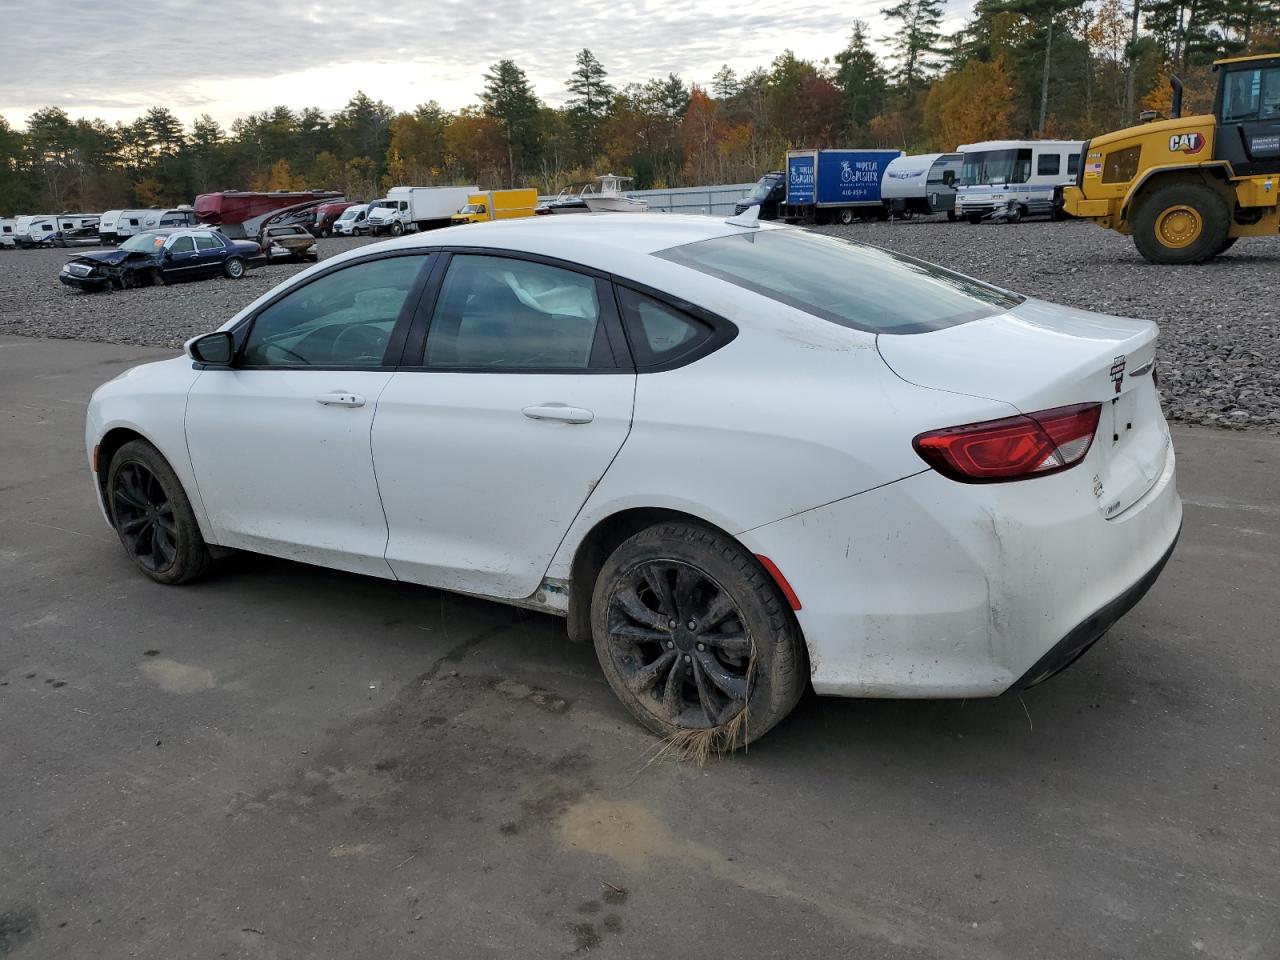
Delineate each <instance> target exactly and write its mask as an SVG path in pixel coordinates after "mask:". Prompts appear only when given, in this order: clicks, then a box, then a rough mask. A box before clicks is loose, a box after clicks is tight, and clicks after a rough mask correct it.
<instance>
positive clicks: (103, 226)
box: [98, 210, 125, 243]
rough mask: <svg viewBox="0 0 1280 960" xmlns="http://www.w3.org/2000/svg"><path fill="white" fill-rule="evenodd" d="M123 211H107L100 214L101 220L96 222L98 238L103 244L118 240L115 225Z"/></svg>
mask: <svg viewBox="0 0 1280 960" xmlns="http://www.w3.org/2000/svg"><path fill="white" fill-rule="evenodd" d="M124 212H125V211H123V210H108V211H106V212H105V213H103V214H102V219H101V220H99V221H98V236H99V237H101V238H102V242H103V243H115V242H116V241H117V240H118V239H119V238H118V237H117V236H116V223H117V222H118V221H119V219H120V216H121V215H122V214H123V213H124Z"/></svg>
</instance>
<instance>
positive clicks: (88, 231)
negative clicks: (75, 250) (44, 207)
mask: <svg viewBox="0 0 1280 960" xmlns="http://www.w3.org/2000/svg"><path fill="white" fill-rule="evenodd" d="M13 239H14V242H15V243H16V245H17V246H19V247H65V246H68V245H69V244H84V243H97V242H98V215H97V214H96V213H58V214H53V213H48V214H37V215H35V216H29V217H19V218H18V219H17V222H16V223H15V224H14V231H13Z"/></svg>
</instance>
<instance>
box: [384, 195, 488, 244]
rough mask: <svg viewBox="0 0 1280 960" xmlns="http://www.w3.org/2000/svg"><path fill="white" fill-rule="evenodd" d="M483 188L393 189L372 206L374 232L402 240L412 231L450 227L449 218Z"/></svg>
mask: <svg viewBox="0 0 1280 960" xmlns="http://www.w3.org/2000/svg"><path fill="white" fill-rule="evenodd" d="M479 190H480V188H479V187H476V186H474V185H472V186H469V187H392V188H391V189H390V190H388V191H387V196H386V199H383V200H375V201H374V202H373V203H371V204H370V205H369V216H368V220H367V223H368V225H369V232H370V233H375V234H378V233H389V234H391V236H393V237H398V236H400V234H402V233H407V232H409V231H411V230H431V229H433V228H435V227H447V226H448V225H449V218H450V217H452V216H453V215H454V214H455V213H457V212H458V211H459V210H460V209H461V208H462V207H463V206H465V205H466V202H467V198H468V197H469V196H471V194H473V193H478V192H479Z"/></svg>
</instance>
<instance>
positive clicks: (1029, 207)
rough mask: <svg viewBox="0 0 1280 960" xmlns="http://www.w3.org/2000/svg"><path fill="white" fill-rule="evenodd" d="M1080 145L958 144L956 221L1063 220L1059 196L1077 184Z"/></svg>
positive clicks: (1025, 142)
mask: <svg viewBox="0 0 1280 960" xmlns="http://www.w3.org/2000/svg"><path fill="white" fill-rule="evenodd" d="M1083 147H1084V141H1082V140H988V141H986V142H984V143H967V144H963V145H962V146H961V147H960V149H959V151H958V152H959V153H961V154H963V155H964V163H963V165H962V166H961V168H960V182H959V190H958V191H957V194H956V215H957V216H961V217H966V218H967V219H968V220H969V222H970V223H978V222H979V221H980V220H983V219H984V218H987V217H991V216H992V215H993V214H996V215H1002V216H1007V217H1008V219H1011V220H1018V219H1021V218H1022V217H1026V216H1048V217H1053V218H1054V219H1057V218H1058V217H1059V216H1061V214H1062V191H1063V188H1065V187H1067V186H1070V185H1071V184H1073V183H1075V181H1076V172H1077V171H1078V170H1079V169H1080V151H1081V149H1082V148H1083Z"/></svg>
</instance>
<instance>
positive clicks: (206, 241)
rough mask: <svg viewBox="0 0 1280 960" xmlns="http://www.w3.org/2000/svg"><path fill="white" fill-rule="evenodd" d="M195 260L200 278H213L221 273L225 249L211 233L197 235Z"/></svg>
mask: <svg viewBox="0 0 1280 960" xmlns="http://www.w3.org/2000/svg"><path fill="white" fill-rule="evenodd" d="M195 241H196V260H197V262H198V263H199V268H200V269H199V272H200V275H201V276H205V277H215V276H217V275H218V274H219V273H221V272H222V261H223V260H224V259H225V257H226V253H225V250H226V248H225V247H224V246H223V245H222V241H221V240H219V239H218V238H217V237H215V236H214V235H213V234H212V233H197V234H196V235H195Z"/></svg>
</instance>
